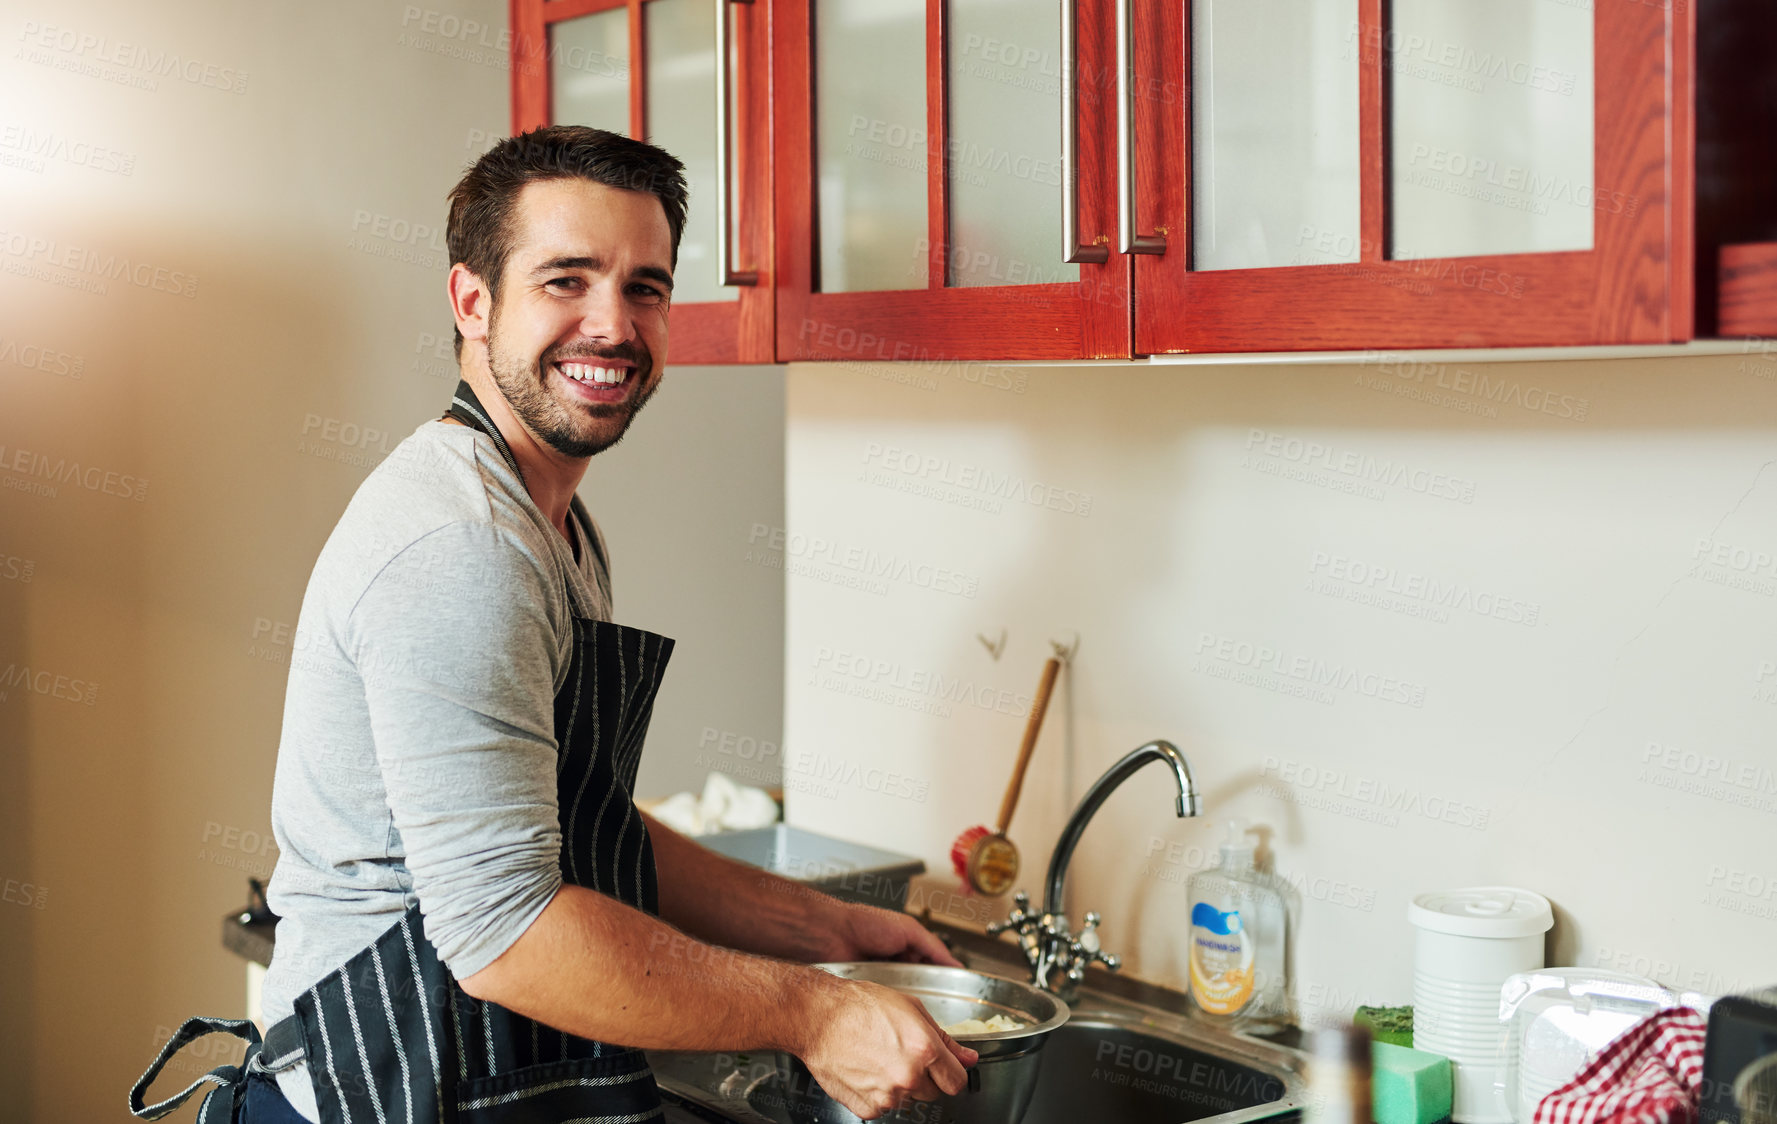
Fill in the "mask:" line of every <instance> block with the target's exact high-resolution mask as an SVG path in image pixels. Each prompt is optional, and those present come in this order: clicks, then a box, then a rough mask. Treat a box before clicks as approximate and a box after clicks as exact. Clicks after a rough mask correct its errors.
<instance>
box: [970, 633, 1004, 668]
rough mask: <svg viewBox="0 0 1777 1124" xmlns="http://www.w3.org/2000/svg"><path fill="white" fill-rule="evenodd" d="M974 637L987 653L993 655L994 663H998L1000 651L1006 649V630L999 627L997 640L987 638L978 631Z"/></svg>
mask: <svg viewBox="0 0 1777 1124" xmlns="http://www.w3.org/2000/svg"><path fill="white" fill-rule="evenodd" d="M975 639H977V640H979V641H981V646H982V647H983V648H986V649H987V654H988V655H990V656H992V657H993V659H994V662H995V663H998V662H999V658H1000V653H1001V652H1004V651H1005V650H1006V630H1005V629H1003V628H1002V629H1000V638H999V639H998V640H997V641H995V640H989V639H988V638H987V637H986V636H985V635H983V634H982V633H979V632H977V633H976V634H975Z"/></svg>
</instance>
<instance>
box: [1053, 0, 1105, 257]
mask: <svg viewBox="0 0 1777 1124" xmlns="http://www.w3.org/2000/svg"><path fill="white" fill-rule="evenodd" d="M1075 7H1076V0H1061V260H1062V261H1064V262H1067V263H1069V264H1071V265H1081V264H1086V263H1093V264H1097V263H1102V262H1107V261H1110V260H1111V250H1110V247H1109V246H1105V245H1101V244H1099V243H1093V244H1091V245H1088V246H1082V245H1080V114H1079V111H1078V109H1077V108H1076V107H1075V100H1076V99H1077V98H1078V96H1079V82H1080V78H1079V74H1078V73H1077V71H1076V69H1075V66H1074V53H1075V50H1076V42H1075V35H1076V30H1075V27H1074V9H1075Z"/></svg>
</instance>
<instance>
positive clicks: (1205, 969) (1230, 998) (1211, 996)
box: [1186, 820, 1289, 1030]
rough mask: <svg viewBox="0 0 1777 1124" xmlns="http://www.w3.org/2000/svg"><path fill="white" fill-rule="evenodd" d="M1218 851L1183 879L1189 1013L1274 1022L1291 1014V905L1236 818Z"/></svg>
mask: <svg viewBox="0 0 1777 1124" xmlns="http://www.w3.org/2000/svg"><path fill="white" fill-rule="evenodd" d="M1221 851H1222V854H1221V863H1220V865H1218V866H1215V867H1211V868H1210V869H1208V870H1204V871H1200V872H1199V873H1197V874H1194V875H1192V876H1191V878H1190V880H1189V881H1188V882H1187V883H1186V894H1187V898H1188V900H1189V902H1190V908H1191V917H1190V927H1189V931H1188V934H1189V935H1188V940H1189V949H1188V952H1187V956H1188V958H1189V961H1190V963H1189V972H1188V975H1189V978H1190V981H1191V984H1190V986H1191V1001H1192V1002H1191V1008H1192V1011H1191V1013H1192V1014H1193V1015H1196V1016H1197V1017H1199V1018H1202V1019H1205V1020H1207V1021H1210V1022H1216V1023H1226V1024H1234V1026H1233V1028H1234V1029H1241V1030H1264V1029H1267V1028H1270V1027H1275V1026H1278V1025H1281V1024H1282V1023H1283V1022H1284V1021H1286V1020H1287V1018H1288V1015H1289V980H1288V974H1287V972H1288V969H1287V957H1286V952H1287V929H1288V926H1289V912H1288V909H1287V907H1286V905H1285V902H1284V897H1283V894H1282V893H1280V892H1279V890H1278V889H1277V886H1276V880H1275V879H1274V878H1273V877H1272V876H1271V875H1270V874H1267V873H1265V872H1263V871H1261V870H1259V869H1258V868H1257V867H1256V866H1255V865H1254V863H1253V846H1252V843H1251V842H1250V841H1248V839H1247V837H1246V832H1245V831H1244V829H1243V828H1242V826H1241V824H1240V822H1239V821H1237V820H1236V821H1230V822H1229V824H1228V838H1227V841H1226V842H1224V843H1223V844H1222V848H1221Z"/></svg>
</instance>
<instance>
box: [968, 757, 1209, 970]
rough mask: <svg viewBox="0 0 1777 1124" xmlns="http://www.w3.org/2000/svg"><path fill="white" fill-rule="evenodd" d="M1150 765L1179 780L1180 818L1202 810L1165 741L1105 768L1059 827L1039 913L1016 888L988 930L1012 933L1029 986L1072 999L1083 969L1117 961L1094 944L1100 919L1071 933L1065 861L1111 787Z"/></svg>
mask: <svg viewBox="0 0 1777 1124" xmlns="http://www.w3.org/2000/svg"><path fill="white" fill-rule="evenodd" d="M1150 761H1164V762H1166V763H1167V764H1168V765H1170V766H1172V772H1173V779H1175V780H1176V781H1177V782H1178V815H1179V818H1180V819H1184V818H1185V817H1187V816H1195V815H1199V814H1200V813H1201V811H1202V806H1201V804H1200V802H1199V801H1198V798H1197V784H1196V782H1195V781H1194V780H1193V779H1192V778H1191V763H1190V762H1189V761H1187V760H1185V755H1184V754H1183V753H1180V752H1179V749H1178V747H1177V746H1175V745H1173V744H1172V743H1171V742H1167V741H1151V742H1149V743H1148V744H1146V745H1144V746H1142V747H1141V748H1140V749H1136V750H1132V751H1130V752H1129V753H1128V754H1127V755H1125V756H1124V758H1123V759H1122V760H1121V761H1119V762H1117V763H1116V764H1115V765H1112V766H1111V767H1110V768H1109V769H1107V770H1105V774H1104V776H1102V777H1099V778H1098V780H1097V781H1096V782H1094V783H1093V785H1092V787H1091V788H1089V789H1087V790H1086V795H1085V796H1084V797H1082V798H1081V799H1080V804H1079V806H1078V807H1076V808H1075V809H1074V813H1073V815H1071V816H1069V817H1068V820H1067V826H1066V827H1063V828H1062V829H1061V838H1060V839H1057V840H1056V841H1055V853H1054V854H1052V855H1051V856H1050V857H1049V876H1048V878H1047V880H1046V890H1045V894H1044V899H1043V910H1042V912H1041V913H1032V912H1031V911H1030V895H1029V894H1026V893H1025V892H1023V891H1022V890H1020V891H1019V892H1018V893H1017V894H1015V895H1013V898H1012V913H1011V915H1010V916H1008V917H1007V918H1006V919H1005V920H1004V921H996V922H994V923H993V924H991V925H989V926H988V927H987V933H988V935H989V936H998V935H999V934H1000V933H1005V932H1011V933H1015V934H1017V937H1018V944H1019V947H1021V948H1022V949H1023V950H1024V958H1025V959H1026V960H1028V961H1029V962H1030V971H1031V982H1032V983H1034V984H1036V985H1037V986H1038V987H1040V988H1043V989H1044V990H1046V991H1049V992H1052V993H1054V994H1055V995H1057V996H1059V997H1060V998H1061V1000H1062V1001H1063V1002H1067V1001H1070V1000H1072V999H1073V997H1074V993H1075V992H1076V991H1078V990H1079V986H1080V981H1081V980H1082V979H1084V978H1085V976H1086V968H1087V966H1088V965H1090V964H1092V963H1094V962H1096V963H1099V964H1103V965H1104V966H1105V967H1106V968H1108V969H1110V970H1111V971H1113V972H1114V971H1116V970H1117V968H1118V967H1119V965H1120V964H1121V961H1120V960H1119V959H1118V958H1117V957H1115V956H1112V955H1110V954H1109V953H1106V952H1104V951H1102V950H1101V949H1100V947H1099V943H1098V923H1099V916H1098V914H1096V913H1088V914H1087V915H1086V922H1085V924H1084V925H1082V926H1081V927H1080V931H1079V933H1077V934H1076V933H1074V932H1072V929H1071V926H1070V925H1069V924H1068V920H1067V912H1066V910H1065V908H1064V907H1063V905H1062V900H1061V894H1062V890H1063V889H1064V887H1065V886H1066V883H1067V867H1068V863H1069V862H1071V861H1072V859H1073V857H1074V846H1075V845H1076V844H1078V843H1079V841H1080V836H1081V835H1082V834H1084V833H1085V831H1086V824H1087V823H1088V822H1090V821H1091V819H1092V816H1093V814H1094V813H1095V812H1097V811H1098V809H1099V806H1100V805H1102V804H1103V803H1104V802H1105V800H1106V799H1107V798H1108V797H1109V796H1110V794H1111V792H1112V791H1113V790H1115V789H1116V787H1117V786H1118V785H1120V784H1122V783H1123V782H1124V781H1126V780H1128V779H1129V778H1130V777H1132V776H1134V775H1135V773H1136V772H1137V771H1138V770H1140V769H1141V767H1142V766H1143V765H1146V764H1148V763H1149V762H1150Z"/></svg>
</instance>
